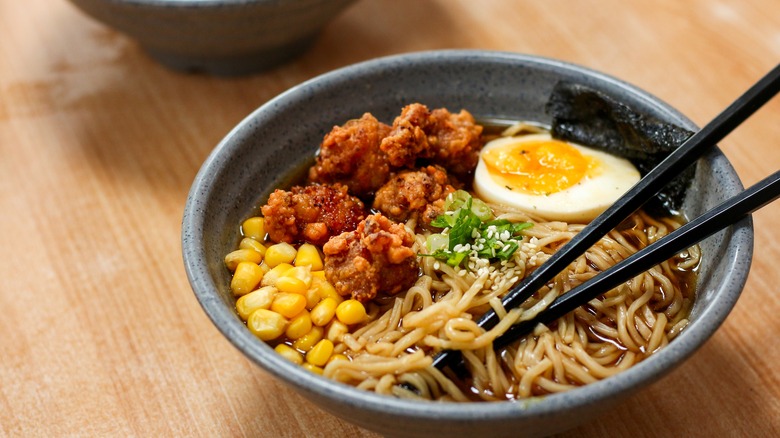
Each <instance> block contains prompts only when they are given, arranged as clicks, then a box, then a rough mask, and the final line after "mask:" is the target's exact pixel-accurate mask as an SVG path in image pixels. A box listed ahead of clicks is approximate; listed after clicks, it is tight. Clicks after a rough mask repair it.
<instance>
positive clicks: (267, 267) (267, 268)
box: [260, 263, 271, 277]
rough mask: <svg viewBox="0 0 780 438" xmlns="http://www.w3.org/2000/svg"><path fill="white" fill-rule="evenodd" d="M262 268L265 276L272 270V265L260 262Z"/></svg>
mask: <svg viewBox="0 0 780 438" xmlns="http://www.w3.org/2000/svg"><path fill="white" fill-rule="evenodd" d="M260 269H261V270H262V271H263V277H265V274H267V273H268V272H269V271H270V270H271V267H270V266H268V265H266V264H265V263H260Z"/></svg>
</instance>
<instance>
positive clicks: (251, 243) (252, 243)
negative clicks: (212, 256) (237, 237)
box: [238, 237, 266, 255]
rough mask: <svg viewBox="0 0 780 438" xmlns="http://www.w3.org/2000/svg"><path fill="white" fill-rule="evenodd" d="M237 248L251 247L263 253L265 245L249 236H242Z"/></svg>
mask: <svg viewBox="0 0 780 438" xmlns="http://www.w3.org/2000/svg"><path fill="white" fill-rule="evenodd" d="M238 247H239V249H253V250H255V251H257V252H259V253H260V255H265V249H266V248H265V245H263V244H262V243H260V242H258V241H257V240H255V239H252V238H251V237H244V238H243V239H241V242H239V244H238Z"/></svg>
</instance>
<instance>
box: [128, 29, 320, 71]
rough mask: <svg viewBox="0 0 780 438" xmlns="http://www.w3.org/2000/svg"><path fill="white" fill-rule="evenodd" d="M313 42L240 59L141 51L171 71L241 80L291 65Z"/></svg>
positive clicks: (308, 39) (312, 37) (311, 38)
mask: <svg viewBox="0 0 780 438" xmlns="http://www.w3.org/2000/svg"><path fill="white" fill-rule="evenodd" d="M315 38H316V35H310V36H307V37H305V38H301V39H299V40H296V41H294V42H292V43H289V44H287V45H285V46H282V47H277V48H274V49H271V50H269V49H264V50H259V51H257V52H251V53H242V54H239V55H190V54H182V53H175V52H171V51H169V50H166V49H160V48H155V47H149V46H143V47H142V48H143V50H144V51H145V52H146V53H147V54H148V55H149V56H150V57H151V58H152V59H154V60H155V61H157V62H159V63H160V64H162V65H164V66H165V67H167V68H170V69H172V70H176V71H181V72H187V73H205V74H210V75H214V76H242V75H249V74H253V73H259V72H262V71H264V70H268V69H271V68H274V67H278V66H280V65H282V64H285V63H287V62H290V61H292V60H293V59H295V58H297V57H298V56H300V55H301V54H302V53H303V52H304V51H306V50H307V49H308V48H309V47H310V46H311V45H312V44H313V43H314V40H315Z"/></svg>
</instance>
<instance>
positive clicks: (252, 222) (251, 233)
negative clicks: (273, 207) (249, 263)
mask: <svg viewBox="0 0 780 438" xmlns="http://www.w3.org/2000/svg"><path fill="white" fill-rule="evenodd" d="M241 233H242V234H243V235H244V237H249V238H252V239H254V240H257V241H258V242H262V241H263V240H265V219H263V218H262V217H259V216H256V217H250V218H249V219H247V220H245V221H244V223H242V224H241Z"/></svg>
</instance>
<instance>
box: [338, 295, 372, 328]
mask: <svg viewBox="0 0 780 438" xmlns="http://www.w3.org/2000/svg"><path fill="white" fill-rule="evenodd" d="M366 316H367V315H366V308H365V307H364V306H363V303H361V302H360V301H358V300H352V299H350V300H346V301H344V302H343V303H341V304H339V306H338V307H336V317H337V318H338V319H339V321H341V322H343V323H344V324H346V325H352V324H357V323H359V322H363V321H364V320H365V319H366Z"/></svg>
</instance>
